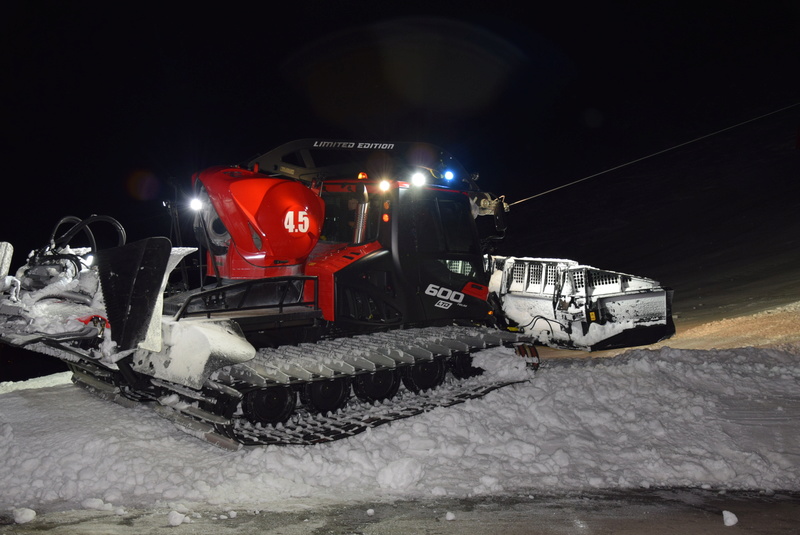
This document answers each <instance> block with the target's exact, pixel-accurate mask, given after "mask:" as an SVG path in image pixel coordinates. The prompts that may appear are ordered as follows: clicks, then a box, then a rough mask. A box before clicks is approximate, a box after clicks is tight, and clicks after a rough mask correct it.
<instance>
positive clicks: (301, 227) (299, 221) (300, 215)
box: [283, 210, 310, 232]
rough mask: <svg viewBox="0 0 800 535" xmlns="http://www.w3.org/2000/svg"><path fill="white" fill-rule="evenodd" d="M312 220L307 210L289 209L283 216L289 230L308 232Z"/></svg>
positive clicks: (285, 225) (284, 224) (285, 226)
mask: <svg viewBox="0 0 800 535" xmlns="http://www.w3.org/2000/svg"><path fill="white" fill-rule="evenodd" d="M309 225H310V222H309V221H308V212H306V211H305V210H289V211H288V212H286V217H284V218H283V226H284V228H286V230H288V231H289V232H308V227H309Z"/></svg>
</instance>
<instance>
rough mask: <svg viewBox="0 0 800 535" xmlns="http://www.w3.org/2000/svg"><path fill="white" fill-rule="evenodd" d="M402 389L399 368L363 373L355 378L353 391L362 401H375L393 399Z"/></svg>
mask: <svg viewBox="0 0 800 535" xmlns="http://www.w3.org/2000/svg"><path fill="white" fill-rule="evenodd" d="M399 389H400V375H399V374H398V372H397V370H379V371H376V372H374V373H363V374H361V375H357V376H356V377H355V378H354V379H353V392H355V394H356V397H357V398H358V399H360V400H361V401H367V402H370V403H371V402H373V401H383V400H385V399H392V398H393V397H394V396H395V394H397V391H398V390H399Z"/></svg>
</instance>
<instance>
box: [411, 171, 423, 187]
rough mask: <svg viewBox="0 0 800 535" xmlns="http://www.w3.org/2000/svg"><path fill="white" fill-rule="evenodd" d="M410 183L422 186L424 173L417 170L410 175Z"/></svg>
mask: <svg viewBox="0 0 800 535" xmlns="http://www.w3.org/2000/svg"><path fill="white" fill-rule="evenodd" d="M411 183H412V184H414V185H415V186H424V185H425V175H424V174H422V173H421V172H419V171H417V172H416V173H414V174H413V175H411Z"/></svg>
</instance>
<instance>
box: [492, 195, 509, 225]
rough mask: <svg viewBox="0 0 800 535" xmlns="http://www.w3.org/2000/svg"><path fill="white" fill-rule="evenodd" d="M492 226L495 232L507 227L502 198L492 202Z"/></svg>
mask: <svg viewBox="0 0 800 535" xmlns="http://www.w3.org/2000/svg"><path fill="white" fill-rule="evenodd" d="M494 228H495V230H497V232H505V230H506V229H507V228H508V224H507V223H506V208H505V203H504V202H503V201H502V199H500V201H499V202H496V203H494Z"/></svg>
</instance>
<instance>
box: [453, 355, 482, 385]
mask: <svg viewBox="0 0 800 535" xmlns="http://www.w3.org/2000/svg"><path fill="white" fill-rule="evenodd" d="M449 364H450V371H451V372H453V376H454V377H455V378H456V379H469V378H470V377H475V376H476V375H480V374H482V373H483V368H476V367H475V366H473V365H472V355H470V354H469V353H456V354H455V355H453V356H452V357H450V359H449Z"/></svg>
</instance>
